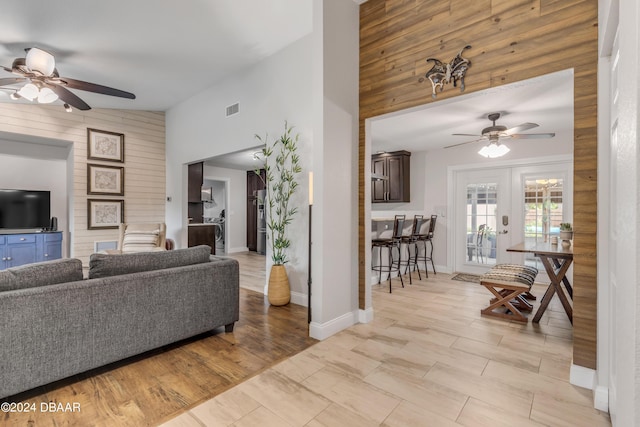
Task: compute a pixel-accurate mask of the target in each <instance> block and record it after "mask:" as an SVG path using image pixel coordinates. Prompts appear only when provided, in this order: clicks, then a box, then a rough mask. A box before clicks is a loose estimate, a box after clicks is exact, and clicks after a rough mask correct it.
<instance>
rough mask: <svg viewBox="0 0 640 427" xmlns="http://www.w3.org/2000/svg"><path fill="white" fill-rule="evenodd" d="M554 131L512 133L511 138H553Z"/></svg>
mask: <svg viewBox="0 0 640 427" xmlns="http://www.w3.org/2000/svg"><path fill="white" fill-rule="evenodd" d="M554 136H556V134H555V133H514V134H513V135H511V138H515V139H540V138H553V137H554Z"/></svg>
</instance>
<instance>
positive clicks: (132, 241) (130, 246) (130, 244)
mask: <svg viewBox="0 0 640 427" xmlns="http://www.w3.org/2000/svg"><path fill="white" fill-rule="evenodd" d="M159 239H160V230H159V229H158V230H149V231H142V230H138V231H125V233H124V237H123V239H122V252H123V253H130V252H148V251H153V250H155V249H157V248H158V240H159ZM163 249H164V248H163Z"/></svg>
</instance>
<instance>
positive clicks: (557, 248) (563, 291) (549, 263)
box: [507, 242, 573, 324]
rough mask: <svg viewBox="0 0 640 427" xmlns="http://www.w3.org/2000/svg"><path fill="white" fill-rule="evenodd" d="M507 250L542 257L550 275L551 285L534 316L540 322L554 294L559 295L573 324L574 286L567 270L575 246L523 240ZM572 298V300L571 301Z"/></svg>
mask: <svg viewBox="0 0 640 427" xmlns="http://www.w3.org/2000/svg"><path fill="white" fill-rule="evenodd" d="M507 252H520V253H531V254H533V255H535V256H536V257H537V258H539V259H540V262H541V263H542V265H543V266H544V269H545V270H546V272H547V275H548V276H549V280H550V281H551V283H549V286H548V287H547V290H546V292H545V294H544V296H543V297H542V300H541V301H540V307H539V308H538V311H537V312H536V314H535V316H534V317H533V322H534V323H539V322H540V318H541V317H542V315H543V314H544V312H545V311H546V309H547V307H548V306H549V303H550V302H551V299H552V298H553V296H554V295H556V294H557V295H558V298H559V299H560V302H561V304H562V307H563V308H564V311H565V312H566V313H567V316H568V317H569V321H570V322H571V324H573V307H572V304H571V301H573V287H572V286H571V282H570V281H569V278H568V277H567V271H568V270H569V267H570V266H571V263H572V262H573V246H572V245H568V246H565V245H562V244H553V243H551V242H523V243H519V244H517V245H515V246H512V247H510V248H508V249H507ZM570 299H571V301H569V300H570Z"/></svg>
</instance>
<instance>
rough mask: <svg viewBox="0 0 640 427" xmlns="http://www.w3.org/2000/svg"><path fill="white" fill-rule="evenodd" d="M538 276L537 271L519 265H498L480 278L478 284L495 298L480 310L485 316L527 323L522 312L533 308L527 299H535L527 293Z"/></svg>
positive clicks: (533, 268)
mask: <svg viewBox="0 0 640 427" xmlns="http://www.w3.org/2000/svg"><path fill="white" fill-rule="evenodd" d="M537 275H538V269H537V268H535V267H529V266H526V265H519V264H498V265H496V266H494V267H493V268H491V270H489V271H488V272H486V273H485V274H483V275H482V277H481V278H480V284H481V285H482V286H484V287H485V288H487V289H488V290H489V292H491V293H492V294H493V295H494V297H495V298H493V299H491V301H490V302H489V306H488V307H487V308H484V309H482V310H480V313H481V314H482V315H485V316H492V317H498V318H501V319H508V320H515V321H518V322H527V320H528V319H527V318H526V317H525V316H524V315H523V314H522V311H526V312H531V310H532V309H533V306H532V305H531V304H530V303H529V301H527V298H529V299H534V300H535V297H534V296H533V295H531V293H530V292H529V291H530V290H531V286H532V285H533V282H534V281H535V279H536V276H537Z"/></svg>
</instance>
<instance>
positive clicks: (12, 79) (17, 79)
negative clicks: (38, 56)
mask: <svg viewBox="0 0 640 427" xmlns="http://www.w3.org/2000/svg"><path fill="white" fill-rule="evenodd" d="M25 80H27V79H25V78H23V77H7V78H5V79H0V86H9V85H12V84H15V83H22V82H24V81H25Z"/></svg>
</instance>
